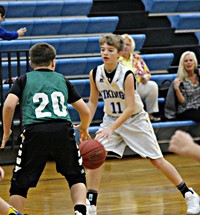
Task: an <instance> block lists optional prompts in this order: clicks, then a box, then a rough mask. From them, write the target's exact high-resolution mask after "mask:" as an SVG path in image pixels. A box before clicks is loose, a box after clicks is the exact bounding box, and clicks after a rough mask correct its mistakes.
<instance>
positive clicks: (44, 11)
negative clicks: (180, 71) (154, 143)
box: [0, 0, 200, 163]
mask: <svg viewBox="0 0 200 215" xmlns="http://www.w3.org/2000/svg"><path fill="white" fill-rule="evenodd" d="M142 2H143V3H144V2H145V0H137V1H134V2H132V1H129V0H126V4H125V2H122V1H119V0H108V1H100V0H94V1H92V0H79V1H75V0H68V1H64V0H62V1H60V0H58V1H56V2H53V1H46V0H43V1H26V0H24V1H23V4H22V1H9V2H6V1H2V2H1V4H2V5H4V6H5V8H6V10H7V13H6V21H5V22H4V23H2V26H3V27H5V28H6V29H8V30H16V29H18V28H20V27H26V28H27V30H28V31H27V33H26V35H25V37H23V38H19V39H17V40H15V41H3V40H0V50H1V52H2V55H1V56H2V60H1V63H0V64H1V65H2V68H1V72H0V78H1V79H3V80H4V79H9V81H10V84H9V83H8V84H3V85H1V104H3V101H4V99H5V96H6V93H7V92H8V89H9V87H10V85H11V80H10V79H11V77H15V76H18V75H19V74H24V73H26V72H28V71H30V70H31V68H30V67H29V65H27V60H25V54H24V53H22V54H21V60H20V63H19V62H17V60H16V57H14V55H13V54H12V53H11V54H10V58H11V61H9V62H8V61H7V60H5V56H6V54H5V53H6V52H9V50H18V51H20V50H27V49H29V48H30V47H31V46H32V45H34V44H36V43H38V42H48V43H50V44H52V45H53V46H54V47H55V48H56V51H57V54H58V57H57V59H56V71H57V72H59V73H62V74H64V75H65V76H67V77H68V78H69V79H70V80H71V82H72V83H73V84H74V85H75V86H76V88H77V90H78V91H79V93H80V94H81V96H82V97H83V98H84V100H85V101H86V102H87V100H88V96H89V89H90V88H89V79H88V74H89V71H90V70H91V69H92V68H94V67H96V66H97V65H99V64H101V63H102V59H101V57H100V53H99V51H100V50H99V43H98V40H99V35H101V34H103V33H109V32H110V33H112V32H113V33H119V34H122V33H130V34H131V35H132V37H133V38H134V40H135V42H136V52H138V53H140V54H141V56H142V58H143V59H144V60H145V62H146V63H147V65H148V67H149V68H150V70H151V71H152V77H151V79H152V80H154V81H155V82H157V83H158V85H159V86H161V84H162V82H163V81H164V80H170V81H172V80H173V79H174V78H175V77H176V74H175V73H170V72H169V68H170V67H171V66H172V65H173V62H174V58H176V57H177V56H176V53H174V52H173V51H166V52H165V50H167V49H164V51H160V49H157V50H158V51H157V52H155V51H152V52H151V53H150V52H145V51H143V50H145V49H148V48H147V46H148V45H149V44H150V41H152V43H151V46H152V47H150V48H149V49H151V48H152V49H153V45H154V43H155V44H157V43H159V42H160V41H161V42H163V44H162V45H165V46H166V47H167V46H168V45H169V41H168V39H169V38H167V36H166V35H165V37H164V36H163V35H162V34H161V37H158V38H156V39H155V38H154V36H153V37H152V36H151V35H150V33H149V32H147V31H145V30H141V29H139V27H140V28H141V27H142V26H143V27H144V25H145V23H143V21H142V20H141V21H140V22H139V23H137V19H136V20H135V19H134V17H135V16H136V17H137V15H138V14H140V15H141V14H143V15H144V18H146V19H149V18H148V13H149V12H146V11H145V10H144V8H145V7H144V5H143V3H142ZM148 2H151V3H152V4H151V5H150V6H151V7H150V6H148V7H146V8H147V10H149V11H151V12H152V13H156V11H157V13H158V12H164V11H158V8H159V9H160V7H161V5H162V4H163V2H164V1H161V2H160V6H159V7H158V6H155V5H153V4H154V3H155V2H159V1H155V2H154V1H153V0H152V1H146V3H148ZM178 2H179V1H174V8H176V10H177V11H179V10H180V8H181V6H178ZM183 2H184V1H183ZM103 3H105V4H106V5H104V6H102V4H103ZM122 3H123V4H122ZM175 4H176V6H175ZM96 5H98V7H97V6H96ZM122 6H124V8H126V10H127V11H128V10H131V13H122V12H121V13H119V14H117V13H116V12H115V11H114V10H119V8H120V9H121V8H122ZM95 8H96V9H97V10H98V12H97V13H96V14H95V15H94V9H95ZM155 8H157V10H155ZM178 8H179V9H178ZM182 8H183V7H182ZM101 9H102V11H101ZM103 9H105V10H103ZM136 9H138V10H139V11H140V12H138V11H137V15H135V14H134V11H135V10H136ZM107 10H113V11H112V13H108V12H107ZM160 10H161V9H160ZM163 10H164V9H163ZM170 10H172V9H170ZM165 12H166V11H165ZM170 12H175V11H170ZM92 14H93V15H92ZM124 14H125V15H126V16H127V17H128V16H130V15H133V14H134V15H133V16H132V20H134V21H132V23H137V25H138V27H137V28H136V29H137V30H136V31H132V30H131V28H132V27H133V26H132V23H131V26H129V27H130V28H129V29H128V30H127V29H125V28H124V29H120V26H126V25H129V22H127V20H126V19H124V18H123V15H124ZM15 18H17V20H16V19H15ZM155 19H156V18H155V17H154V18H153V20H155ZM153 20H152V21H153ZM153 22H154V21H153ZM159 22H160V19H159V20H158V21H156V22H155V23H154V24H149V23H150V21H148V26H146V27H148V28H149V27H156V26H160V27H161V28H162V25H163V23H162V24H160V23H159ZM164 22H165V24H166V25H167V26H168V27H169V26H170V21H169V20H167V21H166V19H165V21H164ZM168 27H167V28H168ZM170 28H171V27H170ZM154 30H155V29H154ZM131 32H132V33H131ZM156 35H157V34H156ZM197 37H198V34H196V35H195V38H196V40H197ZM169 50H170V49H169ZM8 70H9V71H11V72H12V73H10V74H9V73H8ZM19 70H20V72H19ZM158 101H159V107H160V113H159V114H163V107H164V102H165V98H163V97H160V98H159V99H158ZM1 108H2V105H1ZM17 111H18V112H17V113H16V114H15V118H14V122H13V134H12V138H11V141H10V142H11V143H10V144H8V147H7V149H6V150H5V152H2V151H0V163H1V162H3V163H5V162H13V159H14V158H15V153H14V152H13V151H14V150H15V149H16V148H17V147H18V145H17V141H16V140H17V136H18V134H19V132H20V118H19V110H17ZM69 111H70V115H71V118H72V120H73V122H74V123H78V122H79V117H78V114H77V112H76V111H75V110H74V109H73V107H72V106H71V105H69ZM102 116H103V102H102V101H101V100H100V101H99V104H98V108H97V112H96V114H95V116H94V120H93V123H92V124H91V126H90V129H89V131H90V133H91V135H92V136H94V132H96V131H97V129H98V126H99V123H100V122H101V120H102ZM1 118H2V117H1ZM0 125H2V122H0ZM152 125H153V128H154V131H155V133H156V136H157V138H158V141H159V143H160V144H161V149H162V150H163V152H167V148H166V145H167V144H168V141H169V139H170V137H171V135H172V134H173V133H174V131H175V130H176V129H178V128H181V129H183V130H185V131H188V132H190V133H191V134H192V135H193V137H194V138H195V139H198V138H199V137H200V135H199V134H198V131H199V128H200V127H199V125H197V124H196V123H195V122H193V121H170V122H169V121H162V122H159V123H152ZM0 134H2V126H1V132H0ZM1 136H2V135H1ZM9 154H11V156H9ZM133 154H134V152H132V151H130V150H129V149H128V148H127V150H126V152H125V155H133ZM1 155H2V156H1ZM5 155H6V156H7V157H6V161H5Z"/></svg>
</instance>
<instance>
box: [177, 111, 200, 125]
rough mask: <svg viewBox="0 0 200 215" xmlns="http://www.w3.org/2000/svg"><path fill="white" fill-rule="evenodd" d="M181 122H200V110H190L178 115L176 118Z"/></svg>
mask: <svg viewBox="0 0 200 215" xmlns="http://www.w3.org/2000/svg"><path fill="white" fill-rule="evenodd" d="M176 118H177V119H179V120H193V121H195V122H200V109H189V110H186V111H185V112H183V113H180V114H177V116H176Z"/></svg>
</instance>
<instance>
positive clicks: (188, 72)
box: [174, 51, 200, 122]
mask: <svg viewBox="0 0 200 215" xmlns="http://www.w3.org/2000/svg"><path fill="white" fill-rule="evenodd" d="M197 66H198V62H197V58H196V55H195V53H194V52H191V51H186V52H184V53H183V54H182V55H181V58H180V62H179V67H178V72H177V78H175V80H174V91H175V96H176V98H177V101H178V104H177V113H176V118H177V119H179V120H194V121H196V122H200V72H199V70H198V69H197Z"/></svg>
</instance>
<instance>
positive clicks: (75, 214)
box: [74, 211, 83, 215]
mask: <svg viewBox="0 0 200 215" xmlns="http://www.w3.org/2000/svg"><path fill="white" fill-rule="evenodd" d="M74 215H83V214H82V213H80V212H79V211H75V212H74Z"/></svg>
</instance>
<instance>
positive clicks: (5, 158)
mask: <svg viewBox="0 0 200 215" xmlns="http://www.w3.org/2000/svg"><path fill="white" fill-rule="evenodd" d="M22 61H24V62H26V67H25V68H26V72H29V52H28V50H20V51H16V50H15V51H0V91H1V97H0V126H1V128H0V136H1V138H2V135H3V123H2V109H3V104H4V101H5V97H6V94H7V92H8V90H9V88H10V87H11V86H12V83H13V79H14V78H15V77H14V75H13V73H14V74H15V75H16V74H17V76H20V75H21V66H20V65H21V62H22ZM13 62H15V68H13V64H12V63H13ZM3 64H4V65H5V64H6V68H5V66H4V69H3ZM14 70H16V71H14ZM20 118H21V117H20V111H19V107H17V111H16V113H15V116H14V120H13V123H12V131H13V132H12V135H11V137H10V140H9V141H8V143H7V145H6V148H5V150H4V151H0V163H1V164H4V163H12V162H14V159H15V152H16V149H17V148H18V146H17V138H18V135H19V132H20V127H21V120H20Z"/></svg>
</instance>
